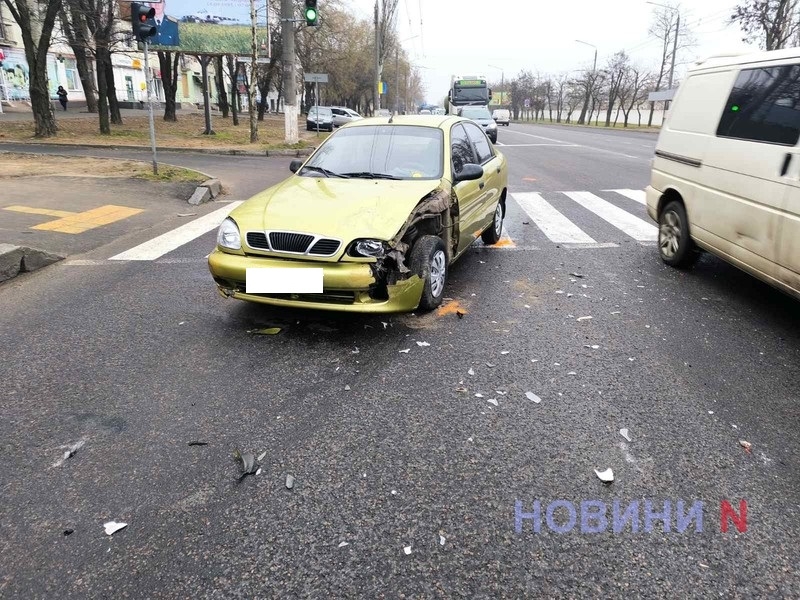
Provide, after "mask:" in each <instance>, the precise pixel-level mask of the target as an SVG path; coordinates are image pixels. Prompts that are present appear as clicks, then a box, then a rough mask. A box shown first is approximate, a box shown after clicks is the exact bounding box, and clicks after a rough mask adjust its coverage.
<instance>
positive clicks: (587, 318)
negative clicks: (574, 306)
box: [578, 317, 592, 321]
mask: <svg viewBox="0 0 800 600" xmlns="http://www.w3.org/2000/svg"><path fill="white" fill-rule="evenodd" d="M591 318H592V317H578V321H588V320H590V319H591Z"/></svg>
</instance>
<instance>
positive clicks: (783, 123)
mask: <svg viewBox="0 0 800 600" xmlns="http://www.w3.org/2000/svg"><path fill="white" fill-rule="evenodd" d="M717 135H718V136H720V137H729V138H737V139H742V140H753V141H756V142H765V143H768V144H783V145H787V146H794V145H795V144H797V140H798V138H800V65H784V66H779V67H765V68H758V69H744V70H742V71H741V72H740V73H739V76H738V77H737V78H736V83H735V84H734V86H733V90H732V91H731V95H730V97H729V98H728V103H727V104H726V105H725V109H724V111H723V113H722V118H721V119H720V122H719V126H718V127H717Z"/></svg>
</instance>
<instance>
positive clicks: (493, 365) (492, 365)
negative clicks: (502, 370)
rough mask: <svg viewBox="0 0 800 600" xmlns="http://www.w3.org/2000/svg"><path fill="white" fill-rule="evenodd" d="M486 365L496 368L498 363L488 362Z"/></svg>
mask: <svg viewBox="0 0 800 600" xmlns="http://www.w3.org/2000/svg"><path fill="white" fill-rule="evenodd" d="M486 366H487V367H489V368H490V369H494V368H495V367H496V366H497V365H495V364H493V363H486Z"/></svg>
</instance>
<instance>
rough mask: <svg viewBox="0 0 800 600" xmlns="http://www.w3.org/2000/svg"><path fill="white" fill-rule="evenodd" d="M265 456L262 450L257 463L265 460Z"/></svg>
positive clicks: (265, 453) (265, 452)
mask: <svg viewBox="0 0 800 600" xmlns="http://www.w3.org/2000/svg"><path fill="white" fill-rule="evenodd" d="M266 456H267V451H266V450H264V452H262V453H261V454H259V455H258V462H261V461H262V460H264V459H265V458H266Z"/></svg>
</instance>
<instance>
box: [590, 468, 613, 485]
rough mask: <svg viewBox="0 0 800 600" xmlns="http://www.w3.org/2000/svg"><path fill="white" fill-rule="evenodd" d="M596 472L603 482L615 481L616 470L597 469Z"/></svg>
mask: <svg viewBox="0 0 800 600" xmlns="http://www.w3.org/2000/svg"><path fill="white" fill-rule="evenodd" d="M594 474H595V475H597V476H598V477H599V478H600V481H602V482H603V483H611V482H612V481H614V471H612V470H611V469H606V470H605V471H598V470H597V469H595V470H594Z"/></svg>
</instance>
